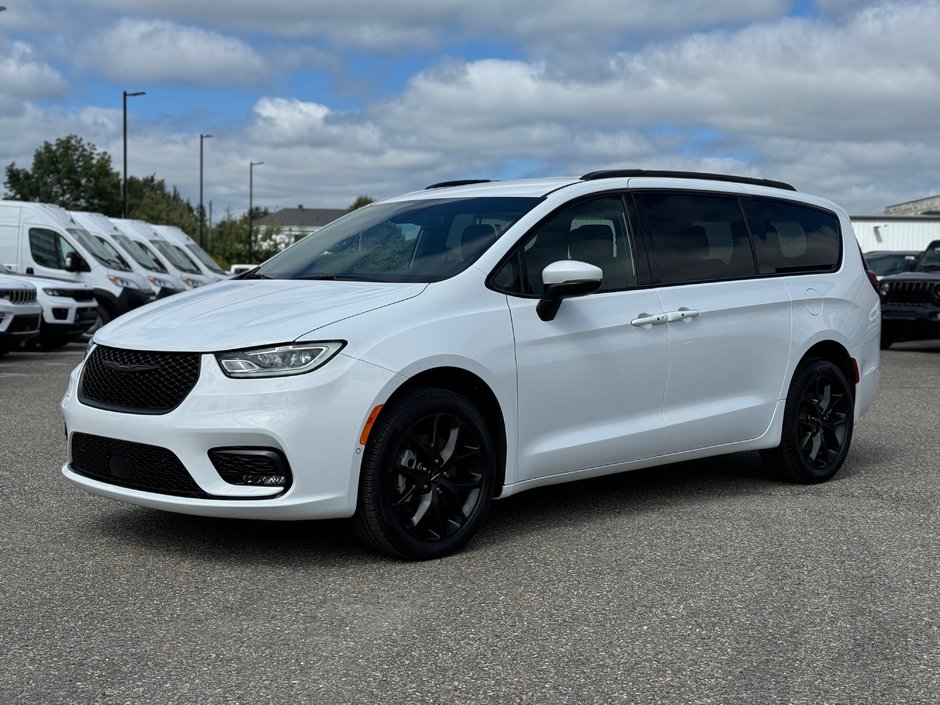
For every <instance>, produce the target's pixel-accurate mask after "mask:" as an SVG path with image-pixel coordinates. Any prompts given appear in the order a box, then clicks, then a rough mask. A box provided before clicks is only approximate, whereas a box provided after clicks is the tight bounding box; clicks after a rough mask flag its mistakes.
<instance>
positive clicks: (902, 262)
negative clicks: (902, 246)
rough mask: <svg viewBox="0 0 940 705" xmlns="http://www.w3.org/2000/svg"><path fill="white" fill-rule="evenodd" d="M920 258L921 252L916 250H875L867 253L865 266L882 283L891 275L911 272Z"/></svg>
mask: <svg viewBox="0 0 940 705" xmlns="http://www.w3.org/2000/svg"><path fill="white" fill-rule="evenodd" d="M918 257H920V252H919V251H916V250H903V251H901V250H898V251H895V250H875V251H873V252H866V253H865V264H867V265H868V269H870V270H871V271H872V272H874V273H875V275H876V276H877V277H878V280H879V281H881V279H882V278H883V277H887V276H890V275H891V274H900V273H901V272H909V271H911V270H912V269H913V268H914V265H915V264H917V258H918Z"/></svg>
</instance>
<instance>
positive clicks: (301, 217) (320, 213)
mask: <svg viewBox="0 0 940 705" xmlns="http://www.w3.org/2000/svg"><path fill="white" fill-rule="evenodd" d="M342 215H346V210H345V209H344V208H304V207H303V205H299V206H297V207H296V208H282V209H281V210H279V211H277V212H276V213H268V214H267V215H265V216H263V217H261V218H258V219H257V220H256V221H255V224H256V226H257V228H258V234H259V235H260V236H262V237H263V236H264V232H265V230H268V229H273V228H276V229H277V230H278V232H277V235H276V238H275V239H276V240H277V242H278V244H279V245H280V246H281V248H284V247H287V246H288V245H293V244H294V243H295V242H297V241H298V240H301V239H303V238H305V237H306V236H307V235H309V234H310V233H315V232H316V231H317V230H319V229H320V228H322V227H323V226H324V225H326V224H327V223H331V222H333V221H334V220H336V219H337V218H339V217H340V216H342Z"/></svg>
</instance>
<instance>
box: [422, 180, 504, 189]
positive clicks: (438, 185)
mask: <svg viewBox="0 0 940 705" xmlns="http://www.w3.org/2000/svg"><path fill="white" fill-rule="evenodd" d="M492 180H493V179H458V180H456V181H439V182H438V183H436V184H431V185H430V186H426V187H425V189H424V190H425V191H428V190H429V189H432V188H447V187H448V186H468V185H470V184H488V183H490V182H491V181H492Z"/></svg>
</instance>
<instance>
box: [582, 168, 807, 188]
mask: <svg viewBox="0 0 940 705" xmlns="http://www.w3.org/2000/svg"><path fill="white" fill-rule="evenodd" d="M633 176H657V177H663V178H667V179H704V180H705V181H730V182H732V183H735V184H751V185H753V186H769V187H770V188H779V189H785V190H787V191H796V188H795V187H793V186H791V185H790V184H788V183H784V182H783V181H774V180H772V179H756V178H753V177H750V176H732V175H730V174H709V173H706V172H699V171H659V170H649V169H607V170H604V171H592V172H590V173H587V174H585V175H584V176H582V177H581V180H582V181H594V180H595V179H613V178H618V177H633Z"/></svg>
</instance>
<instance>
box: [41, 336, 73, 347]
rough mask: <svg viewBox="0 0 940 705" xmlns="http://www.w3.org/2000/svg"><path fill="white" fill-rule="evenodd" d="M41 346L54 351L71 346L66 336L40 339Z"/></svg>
mask: <svg viewBox="0 0 940 705" xmlns="http://www.w3.org/2000/svg"><path fill="white" fill-rule="evenodd" d="M37 340H38V342H39V345H41V346H42V347H44V348H46V349H47V350H54V349H56V348H64V347H65V346H66V345H68V344H69V339H68V338H67V337H66V336H64V335H55V336H49V337H48V338H38V339H37Z"/></svg>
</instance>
